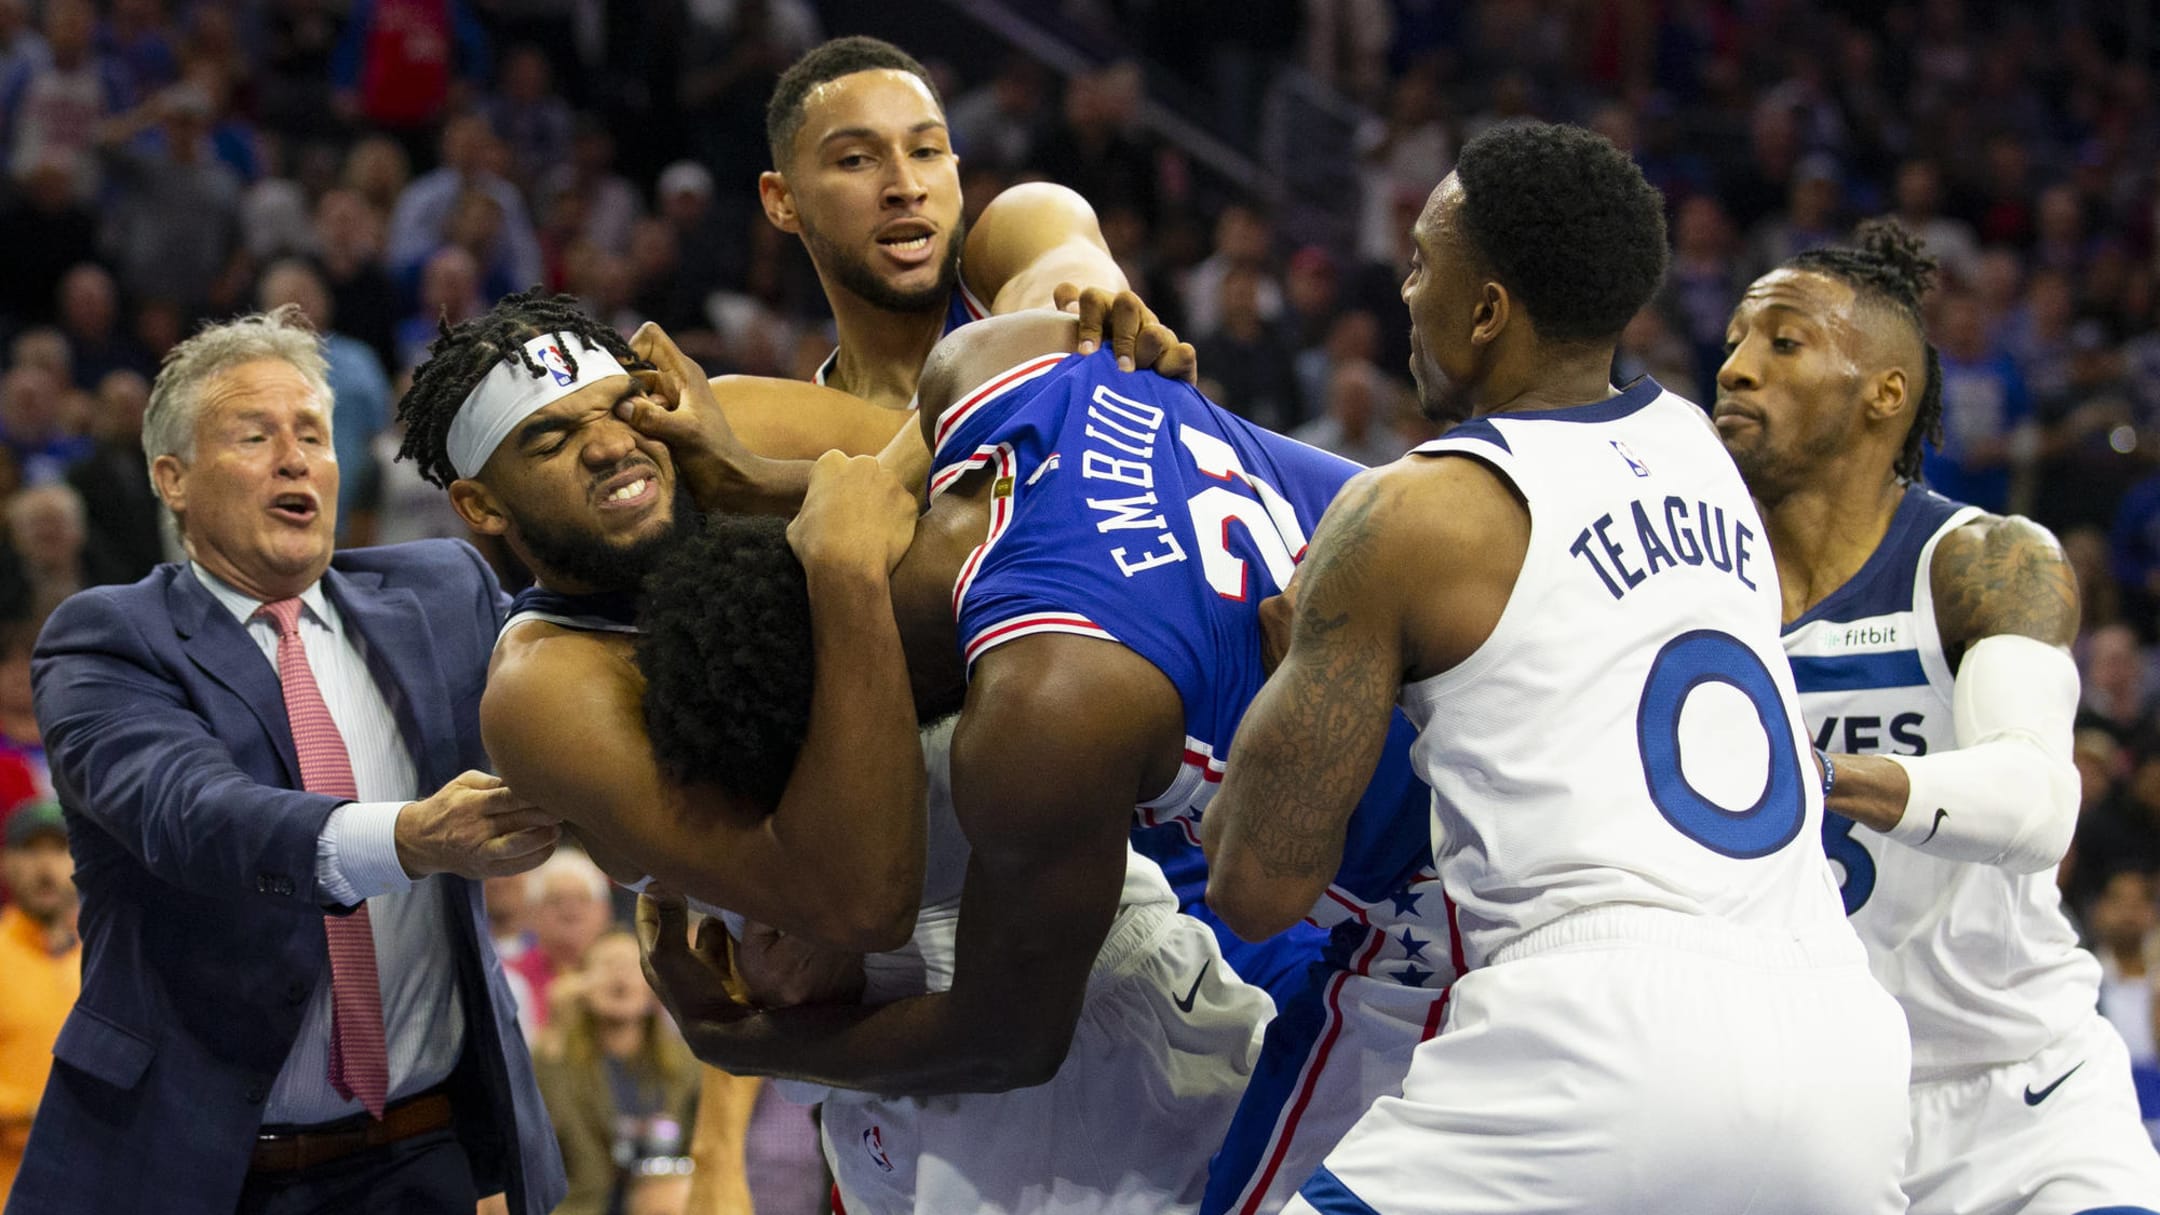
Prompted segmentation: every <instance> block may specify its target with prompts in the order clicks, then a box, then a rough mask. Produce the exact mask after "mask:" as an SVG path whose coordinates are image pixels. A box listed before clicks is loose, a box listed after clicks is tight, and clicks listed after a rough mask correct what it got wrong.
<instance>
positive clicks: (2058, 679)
mask: <svg viewBox="0 0 2160 1215" xmlns="http://www.w3.org/2000/svg"><path fill="white" fill-rule="evenodd" d="M1951 704H1952V713H1953V715H1954V716H1955V719H1956V725H1957V749H1956V750H1954V751H1944V752H1940V753H1937V754H1933V755H1918V756H1912V755H1893V756H1889V757H1887V758H1889V759H1891V760H1892V761H1894V762H1895V763H1897V764H1898V765H1899V766H1900V767H1902V768H1904V769H1905V774H1906V776H1907V777H1909V778H1910V779H1911V782H1912V793H1911V795H1910V796H1909V797H1908V798H1906V801H1905V815H1904V817H1903V818H1901V819H1899V820H1898V824H1897V826H1895V827H1892V828H1891V829H1890V831H1889V832H1888V834H1889V836H1890V838H1891V839H1894V840H1896V841H1898V842H1899V843H1901V844H1906V845H1909V846H1911V847H1913V848H1917V849H1919V850H1920V851H1922V852H1926V853H1929V854H1931V855H1934V856H1940V857H1944V858H1946V859H1949V860H1955V861H1971V862H1974V863H1977V864H1983V865H1995V866H1999V867H2000V868H2003V869H2008V870H2010V871H2011V872H2013V873H2037V872H2039V871H2041V870H2043V869H2047V868H2049V867H2050V866H2052V865H2055V864H2057V863H2058V862H2060V861H2061V860H2062V858H2063V853H2064V852H2066V851H2068V850H2069V847H2070V836H2071V834H2072V833H2073V832H2074V831H2075V830H2076V829H2077V812H2078V773H2077V765H2076V764H2075V763H2073V762H2072V761H2071V758H2070V738H2071V727H2072V723H2073V721H2074V720H2075V719H2076V716H2077V706H2078V673H2077V664H2076V663H2074V662H2072V661H2071V659H2070V654H2069V652H2068V651H2066V650H2064V649H2062V648H2061V647H2059V646H2052V645H2049V644H2047V643H2046V642H2043V641H2036V640H2034V639H2032V638H2030V637H2020V636H2017V635H2015V634H2007V633H2005V634H1997V635H1995V636H1993V637H1983V638H1981V639H1980V640H1979V641H1977V642H1974V643H1973V644H1972V646H1971V647H1970V648H1969V649H1967V650H1966V651H1965V659H1964V661H1963V662H1962V663H1961V664H1959V667H1958V674H1957V683H1956V685H1955V687H1954V689H1953V692H1952V698H1951Z"/></svg>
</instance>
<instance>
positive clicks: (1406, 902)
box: [1387, 890, 1425, 915]
mask: <svg viewBox="0 0 2160 1215" xmlns="http://www.w3.org/2000/svg"><path fill="white" fill-rule="evenodd" d="M1424 897H1425V895H1424V894H1423V893H1422V892H1419V891H1410V890H1406V891H1403V892H1401V893H1400V894H1391V895H1389V896H1387V900H1388V902H1390V903H1393V904H1395V914H1396V915H1415V914H1416V913H1417V904H1418V900H1419V899H1422V898H1424Z"/></svg>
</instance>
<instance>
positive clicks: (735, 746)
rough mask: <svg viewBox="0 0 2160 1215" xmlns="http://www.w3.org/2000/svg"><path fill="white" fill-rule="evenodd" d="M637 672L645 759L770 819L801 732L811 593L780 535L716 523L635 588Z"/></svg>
mask: <svg viewBox="0 0 2160 1215" xmlns="http://www.w3.org/2000/svg"><path fill="white" fill-rule="evenodd" d="M638 629H639V636H638V645H637V664H638V670H639V671H641V672H642V673H643V674H644V676H645V702H644V705H645V730H646V733H647V734H648V735H649V736H650V738H651V740H652V748H653V758H654V760H656V761H657V762H658V763H659V765H660V770H661V771H662V772H663V773H664V774H666V776H667V777H668V778H669V779H670V780H673V781H675V782H677V783H679V784H712V785H717V786H719V787H720V788H723V789H726V790H728V791H729V792H730V793H734V794H737V795H739V796H742V797H746V798H749V799H751V800H752V801H753V802H754V803H755V804H757V805H758V806H760V807H762V808H763V809H765V810H767V811H770V810H772V809H773V808H775V807H776V806H778V805H779V804H780V795H781V794H782V793H784V792H786V790H787V784H788V778H789V777H790V776H791V775H793V773H794V771H795V760H796V757H797V756H798V755H800V754H801V753H802V747H803V739H804V738H805V737H806V736H807V735H808V734H809V731H810V687H811V680H812V678H813V676H814V675H815V670H814V661H815V659H814V654H813V652H812V649H811V644H810V587H809V583H808V581H807V580H806V579H805V577H804V574H803V567H802V562H801V561H800V560H798V559H797V558H796V556H795V550H793V549H792V548H789V547H788V542H787V523H786V522H785V521H784V520H780V519H774V518H767V517H758V516H729V515H720V516H715V517H714V518H712V519H710V520H708V521H707V523H706V524H705V527H704V530H702V531H701V532H699V533H698V534H696V535H695V536H693V537H692V538H690V539H689V540H687V541H685V542H684V543H682V544H681V545H678V546H677V547H676V549H675V551H674V552H673V553H671V554H670V555H669V556H668V557H667V559H666V560H664V561H662V562H661V563H660V565H659V567H658V568H656V569H655V570H654V571H653V572H652V574H651V575H650V576H649V577H648V578H647V579H646V581H645V598H644V600H643V603H642V605H641V606H640V608H639V611H638Z"/></svg>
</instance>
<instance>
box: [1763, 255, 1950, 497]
mask: <svg viewBox="0 0 2160 1215" xmlns="http://www.w3.org/2000/svg"><path fill="white" fill-rule="evenodd" d="M1854 238H1855V240H1856V242H1857V244H1856V247H1853V248H1827V249H1809V250H1807V251H1806V252H1804V253H1797V254H1794V255H1793V256H1792V257H1790V258H1787V259H1786V261H1785V268H1787V269H1791V270H1804V271H1807V272H1809V273H1813V274H1825V275H1828V276H1830V277H1831V278H1835V279H1838V280H1839V281H1841V282H1844V283H1847V284H1849V285H1850V286H1851V287H1852V289H1853V290H1854V291H1856V292H1858V293H1859V294H1860V296H1861V298H1863V299H1866V300H1869V301H1872V302H1874V303H1877V304H1880V305H1883V306H1886V307H1888V308H1889V309H1890V310H1891V311H1892V312H1894V313H1895V314H1897V316H1898V318H1899V319H1900V320H1902V321H1904V322H1905V323H1906V324H1908V325H1910V326H1912V331H1913V336H1914V337H1916V338H1918V339H1919V340H1920V345H1921V346H1922V348H1924V349H1925V351H1926V358H1927V373H1926V374H1927V382H1926V383H1925V384H1923V385H1922V386H1921V389H1920V403H1919V404H1918V405H1917V406H1915V407H1914V409H1913V422H1912V429H1911V430H1908V431H1906V432H1905V447H1904V450H1902V451H1900V452H1899V453H1898V458H1897V464H1896V465H1895V466H1894V467H1895V469H1896V472H1897V475H1898V477H1899V479H1901V480H1904V481H1918V480H1919V479H1920V456H1921V452H1922V447H1921V445H1922V443H1923V442H1926V443H1933V444H1936V445H1937V446H1941V444H1942V439H1943V434H1942V414H1943V404H1942V358H1941V356H1940V355H1938V354H1936V353H1935V344H1934V343H1933V342H1930V341H1928V340H1927V321H1926V319H1925V318H1923V317H1922V316H1921V314H1920V300H1921V298H1922V297H1923V296H1925V295H1927V293H1928V289H1929V288H1930V287H1933V286H1934V285H1935V269H1936V262H1935V258H1934V257H1933V256H1932V255H1931V254H1929V253H1928V251H1927V243H1926V242H1925V241H1923V240H1921V239H1920V238H1919V237H1918V236H1916V235H1914V234H1913V233H1912V232H1910V231H1907V230H1906V228H1905V225H1903V224H1901V223H1899V222H1898V221H1897V220H1895V219H1889V218H1884V219H1871V220H1868V221H1867V222H1866V223H1863V224H1861V225H1860V228H1859V230H1858V231H1857V232H1855V233H1854Z"/></svg>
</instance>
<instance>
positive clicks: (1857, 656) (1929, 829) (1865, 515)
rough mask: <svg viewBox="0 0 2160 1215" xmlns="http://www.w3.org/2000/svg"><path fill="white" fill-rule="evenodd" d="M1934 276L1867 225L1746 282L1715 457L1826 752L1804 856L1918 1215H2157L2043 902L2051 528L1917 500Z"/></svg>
mask: <svg viewBox="0 0 2160 1215" xmlns="http://www.w3.org/2000/svg"><path fill="white" fill-rule="evenodd" d="M1934 268H1935V263H1934V260H1933V259H1932V258H1930V257H1928V256H1927V254H1926V253H1925V252H1924V251H1923V250H1922V248H1921V247H1920V243H1919V241H1918V240H1917V239H1915V238H1914V237H1912V236H1911V235H1909V234H1908V233H1906V231H1905V230H1904V229H1903V228H1901V227H1898V226H1897V225H1895V224H1894V223H1892V222H1888V221H1885V222H1881V223H1873V224H1868V225H1863V226H1862V228H1861V230H1860V240H1859V247H1858V248H1850V249H1826V250H1819V251H1811V252H1808V253H1803V254H1800V255H1799V256H1797V257H1794V258H1793V259H1792V260H1790V261H1788V262H1786V263H1785V264H1784V265H1783V266H1782V267H1780V268H1778V269H1776V270H1774V271H1772V272H1770V273H1769V274H1766V275H1764V276H1763V277H1762V278H1760V279H1757V280H1756V281H1755V284H1754V285H1753V286H1752V287H1750V288H1749V289H1748V292H1747V295H1746V296H1745V298H1743V299H1742V300H1741V303H1740V306H1739V308H1738V309H1737V310H1735V311H1734V313H1733V316H1732V320H1731V322H1730V324H1729V325H1728V326H1727V329H1726V339H1725V340H1726V344H1727V347H1728V348H1729V350H1730V351H1731V353H1730V354H1728V355H1727V357H1726V360H1725V365H1724V367H1723V368H1722V369H1721V370H1720V372H1719V373H1718V400H1717V409H1716V412H1715V417H1716V419H1717V427H1718V432H1719V434H1720V435H1721V436H1723V438H1724V440H1725V447H1726V450H1728V451H1730V452H1731V453H1732V455H1733V459H1734V460H1735V461H1736V462H1737V463H1738V464H1739V467H1740V472H1741V475H1742V476H1743V477H1744V478H1746V480H1747V484H1748V488H1749V489H1750V490H1751V491H1753V492H1754V494H1755V497H1756V499H1757V501H1758V502H1760V503H1761V505H1762V509H1763V512H1764V513H1763V522H1764V523H1765V525H1766V526H1767V527H1768V531H1767V533H1766V537H1765V538H1766V539H1767V540H1768V541H1769V544H1770V555H1771V557H1772V559H1773V561H1774V565H1775V569H1776V571H1777V579H1778V583H1779V586H1780V588H1781V591H1782V612H1783V615H1782V619H1783V620H1784V622H1785V634H1784V637H1785V652H1786V653H1787V654H1788V655H1789V656H1790V657H1791V659H1792V668H1793V677H1794V679H1795V681H1796V682H1797V683H1798V684H1799V689H1800V706H1801V710H1802V712H1803V713H1804V715H1805V716H1806V718H1807V727H1808V729H1809V730H1810V731H1812V732H1813V734H1814V736H1815V740H1816V745H1817V746H1819V747H1821V748H1823V749H1824V750H1826V751H1831V752H1837V754H1834V755H1832V756H1831V757H1830V764H1831V767H1832V769H1833V770H1834V771H1835V772H1836V778H1835V780H1834V782H1833V783H1832V785H1831V788H1830V793H1829V798H1828V809H1829V810H1830V811H1831V812H1830V813H1829V814H1827V815H1825V817H1824V819H1823V833H1822V840H1823V847H1824V849H1825V851H1827V852H1828V854H1829V856H1830V859H1831V860H1832V861H1835V862H1836V863H1837V865H1838V867H1839V868H1840V869H1841V870H1842V871H1843V875H1844V897H1845V911H1846V914H1847V915H1849V916H1851V917H1852V923H1853V926H1854V927H1855V928H1856V929H1858V930H1859V933H1860V939H1861V940H1862V941H1863V942H1864V943H1865V944H1866V945H1867V949H1868V956H1869V960H1870V962H1871V963H1872V964H1873V967H1874V970H1875V974H1876V977H1877V978H1879V979H1881V980H1882V982H1883V985H1884V986H1886V987H1888V988H1889V989H1890V992H1891V994H1893V995H1895V996H1896V997H1897V998H1898V1002H1899V1003H1900V1004H1901V1005H1903V1006H1904V1009H1905V1017H1906V1020H1907V1021H1908V1022H1909V1024H1910V1026H1911V1029H1912V1043H1913V1075H1912V1148H1911V1151H1910V1154H1909V1155H1908V1156H1907V1157H1906V1161H1905V1174H1904V1186H1905V1193H1906V1195H1907V1197H1908V1198H1910V1199H1911V1202H1912V1210H1913V1211H1915V1212H1919V1213H1923V1215H1936V1213H1943V1215H1947V1213H1948V1212H1953V1211H1954V1212H1958V1213H1960V1215H1968V1213H1969V1215H1995V1213H2002V1215H2008V1213H2010V1212H2023V1213H2025V1215H2070V1213H2072V1212H2083V1211H2095V1210H2105V1211H2112V1212H2137V1211H2144V1212H2151V1211H2154V1210H2156V1209H2160V1158H2156V1157H2155V1154H2154V1152H2153V1147H2152V1143H2151V1141H2150V1140H2149V1139H2148V1138H2147V1137H2146V1134H2145V1129H2144V1127H2143V1125H2142V1124H2141V1123H2140V1122H2139V1119H2138V1103H2137V1098H2136V1095H2135V1094H2134V1093H2133V1092H2132V1091H2131V1083H2130V1060H2129V1055H2128V1052H2127V1051H2126V1050H2125V1048H2124V1046H2123V1044H2122V1040H2121V1038H2120V1036H2119V1035H2118V1034H2116V1033H2115V1031H2114V1030H2113V1029H2112V1028H2111V1027H2110V1026H2109V1025H2108V1023H2107V1022H2106V1021H2105V1020H2104V1019H2103V1018H2102V1017H2101V1016H2100V1014H2099V1012H2098V1011H2097V1004H2098V998H2099V981H2100V967H2099V964H2098V963H2097V962H2095V961H2094V960H2093V958H2092V956H2091V955H2090V954H2087V953H2086V952H2085V951H2084V950H2082V949H2079V948H2078V947H2077V935H2076V933H2075V932H2073V931H2072V930H2071V927H2070V925H2069V923H2068V922H2067V921H2066V920H2065V919H2064V918H2063V914H2062V910H2061V907H2060V899H2059V896H2058V894H2057V891H2056V885H2055V866H2056V864H2057V862H2059V861H2060V860H2061V859H2062V856H2063V852H2064V850H2065V849H2066V848H2067V847H2068V846H2069V843H2070V836H2071V832H2072V829H2073V828H2074V826H2075V825H2076V821H2077V810H2078V776H2077V769H2076V767H2075V765H2074V764H2073V763H2072V761H2071V722H2072V719H2073V718H2074V717H2075V716H2076V713H2077V707H2078V677H2077V668H2076V666H2075V664H2073V663H2072V661H2071V659H2070V654H2069V651H2068V649H2067V648H2066V647H2067V646H2068V645H2069V644H2070V642H2071V640H2072V638H2073V637H2074V636H2075V635H2076V633H2077V626H2078V603H2077V590H2076V583H2075V581H2074V579H2073V578H2072V576H2071V572H2070V567H2069V565H2068V564H2067V563H2066V562H2065V561H2064V559H2063V553H2062V549H2061V548H2060V547H2059V546H2058V545H2057V544H2056V543H2055V538H2054V537H2053V536H2051V535H2049V534H2048V532H2047V530H2046V529H2045V528H2042V527H2040V526H2039V525H2038V524H2035V523H2033V522H2032V521H2030V520H2027V519H2022V518H2017V517H2010V518H2003V517H1999V516H1995V515H1989V514H1986V513H1984V512H1982V511H1980V510H1977V509H1975V508H1973V507H1970V506H1965V505H1962V504H1960V503H1957V502H1953V501H1950V500H1949V499H1947V498H1943V497H1941V496H1939V495H1936V494H1934V493H1931V492H1929V491H1928V490H1927V489H1926V488H1925V487H1924V486H1923V485H1921V484H1920V453H1921V442H1922V440H1923V439H1924V438H1927V437H1929V436H1930V435H1931V434H1932V433H1933V432H1935V431H1936V430H1937V429H1938V428H1939V427H1940V425H1941V418H1942V388H1941V373H1940V370H1939V368H1938V365H1937V362H1936V356H1935V350H1934V347H1933V346H1931V345H1930V344H1929V343H1928V341H1927V338H1926V335H1925V333H1924V331H1923V329H1922V327H1921V319H1920V317H1921V314H1920V299H1921V296H1922V295H1923V294H1924V293H1925V292H1926V291H1927V288H1928V283H1929V280H1930V279H1931V278H1932V277H1933V273H1934Z"/></svg>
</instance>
